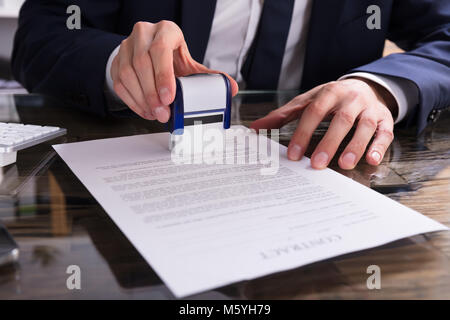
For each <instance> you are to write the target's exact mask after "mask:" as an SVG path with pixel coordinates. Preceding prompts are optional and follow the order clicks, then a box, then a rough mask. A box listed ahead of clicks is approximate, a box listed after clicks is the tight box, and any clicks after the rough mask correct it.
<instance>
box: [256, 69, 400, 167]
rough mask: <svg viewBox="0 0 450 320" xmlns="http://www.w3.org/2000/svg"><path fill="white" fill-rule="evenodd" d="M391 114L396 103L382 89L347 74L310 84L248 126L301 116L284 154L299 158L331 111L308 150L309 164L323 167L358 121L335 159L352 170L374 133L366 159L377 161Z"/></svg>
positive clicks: (390, 134) (387, 142)
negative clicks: (321, 133)
mask: <svg viewBox="0 0 450 320" xmlns="http://www.w3.org/2000/svg"><path fill="white" fill-rule="evenodd" d="M396 114H397V104H396V102H395V99H394V97H393V96H392V95H391V94H390V93H389V92H388V91H387V90H386V89H384V88H383V87H381V86H379V85H378V84H376V83H374V82H372V81H370V80H366V79H362V78H349V79H345V80H340V81H334V82H329V83H326V84H323V85H320V86H318V87H315V88H313V89H311V90H310V91H308V92H306V93H304V94H301V95H299V96H297V97H296V98H294V99H293V100H291V101H290V102H289V103H287V104H286V105H284V106H283V107H281V108H278V109H276V110H274V111H272V112H270V113H269V114H268V115H267V116H265V117H264V118H261V119H258V120H256V121H255V122H253V123H252V125H251V127H252V128H253V129H256V130H258V129H263V128H265V129H275V128H280V127H282V126H284V125H285V124H287V123H288V122H291V121H294V120H296V119H300V120H299V123H298V126H297V129H296V130H295V132H294V135H293V136H292V138H291V141H290V143H289V147H288V158H289V159H290V160H300V159H301V158H302V156H303V154H304V152H305V151H306V149H307V147H308V144H309V142H310V139H311V137H312V135H313V132H314V131H315V129H316V128H317V126H318V125H319V123H320V122H321V121H322V120H324V119H325V118H326V117H328V116H331V117H332V120H331V123H330V127H329V128H328V131H327V133H326V134H325V135H324V137H323V138H322V140H321V141H320V143H319V144H318V145H317V147H316V149H315V150H314V152H313V154H312V155H311V166H312V167H313V168H315V169H323V168H325V167H327V166H328V164H329V163H330V161H331V159H332V158H333V157H334V155H335V153H336V151H337V149H338V147H339V145H340V144H341V143H342V141H343V139H344V138H345V136H346V135H347V134H348V132H349V131H350V129H351V128H352V127H353V125H354V124H355V123H357V126H356V130H355V133H354V135H353V137H352V139H351V141H350V142H349V144H348V145H347V146H346V148H345V149H344V151H343V152H342V154H341V155H340V158H339V161H338V163H339V166H340V167H341V168H342V169H353V168H354V167H355V166H356V164H357V163H358V162H359V160H360V159H361V157H362V156H363V155H364V152H365V150H366V148H367V146H368V144H369V142H370V141H371V139H372V137H373V136H374V135H375V138H374V140H373V142H372V143H371V145H370V147H369V148H368V151H367V153H366V161H367V163H369V164H371V165H378V164H379V163H380V162H381V160H382V159H383V156H384V154H385V152H386V150H387V148H388V147H389V145H390V144H391V142H392V140H393V138H394V134H393V128H394V120H393V116H394V117H395V116H396Z"/></svg>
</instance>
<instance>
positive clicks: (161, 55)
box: [111, 21, 238, 122]
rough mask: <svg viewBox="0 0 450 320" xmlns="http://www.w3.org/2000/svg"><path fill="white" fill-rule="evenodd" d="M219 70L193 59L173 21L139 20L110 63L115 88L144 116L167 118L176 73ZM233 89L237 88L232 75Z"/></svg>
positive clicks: (129, 105)
mask: <svg viewBox="0 0 450 320" xmlns="http://www.w3.org/2000/svg"><path fill="white" fill-rule="evenodd" d="M195 73H218V71H214V70H210V69H208V68H207V67H205V66H204V65H202V64H200V63H198V62H196V61H195V60H194V59H192V57H191V55H190V53H189V50H188V47H187V44H186V42H185V40H184V37H183V33H182V31H181V30H180V28H179V27H178V26H177V25H176V24H175V23H173V22H170V21H161V22H158V23H156V24H153V23H149V22H138V23H136V24H135V26H134V28H133V31H132V33H131V34H130V36H129V37H128V38H127V39H125V40H124V41H123V42H122V44H121V45H120V50H119V53H118V54H117V56H116V57H115V58H114V60H113V62H112V65H111V77H112V80H113V82H114V91H115V93H116V94H117V95H118V96H119V97H120V98H121V99H122V101H123V102H124V103H125V104H127V105H128V107H129V108H130V109H132V110H133V111H134V112H136V113H137V114H138V115H140V116H141V117H143V118H146V119H151V120H154V119H158V120H159V121H160V122H167V121H168V120H169V117H170V109H169V105H170V104H171V103H172V102H173V100H174V99H175V91H176V84H175V77H181V76H187V75H190V74H195ZM229 78H230V82H231V87H232V93H233V95H235V94H236V93H237V91H238V86H237V83H236V82H235V81H234V80H233V79H232V78H231V77H229Z"/></svg>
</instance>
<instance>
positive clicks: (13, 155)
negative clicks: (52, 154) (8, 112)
mask: <svg viewBox="0 0 450 320" xmlns="http://www.w3.org/2000/svg"><path fill="white" fill-rule="evenodd" d="M66 132H67V131H66V129H62V128H58V127H49V126H35V125H29V124H22V123H4V122H0V167H4V166H7V165H9V164H12V163H14V162H16V159H17V151H18V150H22V149H25V148H28V147H32V146H34V145H37V144H39V143H42V142H45V141H47V140H51V139H54V138H56V137H59V136H62V135H65V134H66Z"/></svg>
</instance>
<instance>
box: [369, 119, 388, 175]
mask: <svg viewBox="0 0 450 320" xmlns="http://www.w3.org/2000/svg"><path fill="white" fill-rule="evenodd" d="M392 140H394V120H393V119H392V116H390V115H387V116H386V117H385V118H384V119H383V120H382V121H380V123H379V124H378V128H377V132H376V135H375V139H374V140H373V142H372V144H371V146H370V147H369V150H368V151H367V154H366V161H367V163H368V164H371V165H373V166H377V165H379V164H380V162H381V160H383V157H384V154H385V153H386V150H387V149H388V148H389V145H390V144H391V143H392Z"/></svg>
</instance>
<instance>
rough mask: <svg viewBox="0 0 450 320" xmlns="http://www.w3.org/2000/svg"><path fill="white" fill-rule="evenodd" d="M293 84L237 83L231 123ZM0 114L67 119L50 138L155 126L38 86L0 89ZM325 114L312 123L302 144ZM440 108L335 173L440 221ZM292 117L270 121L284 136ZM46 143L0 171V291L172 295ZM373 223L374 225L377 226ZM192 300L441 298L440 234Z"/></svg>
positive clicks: (280, 97)
mask: <svg viewBox="0 0 450 320" xmlns="http://www.w3.org/2000/svg"><path fill="white" fill-rule="evenodd" d="M296 94H297V93H296V92H243V93H240V94H239V95H238V96H237V97H236V98H235V99H234V106H233V115H232V122H233V124H243V125H249V124H250V122H251V121H253V120H255V119H257V118H259V117H261V116H263V115H265V114H266V113H268V112H269V111H270V110H272V109H274V108H276V107H278V106H281V105H282V104H283V103H285V102H287V101H288V100H289V99H291V98H292V97H294V96H295V95H296ZM0 121H10V122H22V123H30V124H37V125H50V126H58V127H64V128H67V131H68V134H67V136H66V137H64V138H61V139H62V140H58V141H57V142H58V143H61V142H64V141H66V142H75V141H84V140H92V139H102V138H110V137H118V136H124V135H134V134H144V133H153V132H161V131H165V125H163V124H159V123H157V122H154V121H146V120H143V119H139V118H114V117H106V118H101V117H98V116H96V115H91V114H88V113H83V112H81V111H78V110H73V109H69V108H67V107H65V105H64V104H63V103H61V102H57V101H54V100H51V99H48V98H44V97H42V96H36V95H29V96H0ZM327 125H328V124H327V123H322V124H321V126H320V127H319V129H318V130H317V131H316V133H315V135H314V137H313V142H312V146H311V147H310V149H309V150H308V152H307V155H310V154H311V152H312V150H313V147H314V146H315V145H316V144H317V143H318V141H319V140H320V138H321V137H322V136H323V134H324V132H325V130H326V128H327ZM449 125H450V113H448V112H443V113H442V115H441V117H440V119H439V120H438V121H437V122H435V123H434V124H433V125H432V126H429V127H428V128H427V129H426V131H425V132H424V133H423V134H422V135H421V136H419V137H416V136H415V134H414V129H411V130H397V131H396V138H395V141H394V142H393V144H392V146H391V148H390V149H389V151H388V152H387V154H386V157H385V159H384V160H383V162H382V164H381V165H380V166H378V167H372V166H369V165H367V164H365V163H364V162H362V163H360V164H359V165H358V166H357V168H356V169H355V170H352V171H343V170H340V169H339V168H338V167H337V164H336V161H333V162H332V165H331V167H332V168H333V169H335V170H337V171H339V172H340V173H342V174H344V175H346V176H348V177H350V178H352V179H354V180H356V181H358V182H359V183H362V184H364V185H366V186H370V187H371V188H374V189H375V190H377V191H379V192H382V193H384V194H386V195H387V196H389V197H391V198H393V199H395V200H397V201H399V202H401V203H402V204H404V205H406V206H409V207H411V208H413V209H415V210H417V211H419V212H421V213H423V214H425V215H427V216H429V217H431V218H433V219H436V220H438V221H439V222H441V223H443V224H446V225H447V226H450V201H449V199H450V131H449ZM294 129H295V123H292V124H289V125H287V126H285V127H284V128H283V129H282V130H281V131H280V141H281V143H283V144H285V145H287V143H288V142H289V137H290V135H291V134H292V133H293V130H294ZM51 143H54V141H53V142H50V143H46V144H42V145H39V146H36V147H34V148H30V149H28V150H25V151H22V152H19V155H18V161H17V163H16V164H14V165H12V166H8V167H6V168H5V170H4V171H2V173H1V183H0V221H1V222H2V223H3V224H4V225H5V226H6V227H7V228H8V230H9V232H10V233H11V234H12V235H13V237H14V239H15V240H16V241H17V243H18V244H19V247H20V250H21V255H20V259H19V262H18V263H17V264H15V265H10V266H7V267H3V268H0V299H5V298H7V299H25V298H40V299H45V298H58V299H59V298H60V299H82V298H87V299H92V298H105V299H109V298H111V299H116V298H120V299H122V298H123V299H143V298H146V299H172V298H173V295H172V294H171V293H170V291H169V290H168V289H167V288H166V287H165V286H164V284H163V283H162V282H161V280H160V279H159V278H158V276H157V275H156V274H155V273H154V272H153V270H152V269H151V267H150V266H149V265H148V264H147V263H146V262H145V261H144V259H143V258H142V257H141V256H140V255H139V253H138V252H137V251H136V250H135V249H134V247H133V246H132V245H131V243H130V242H129V241H128V240H127V239H126V238H125V236H124V235H123V234H122V233H121V231H120V230H119V229H118V228H117V227H116V226H115V224H114V223H113V222H112V221H111V220H110V219H109V217H108V215H107V214H106V213H105V211H104V210H103V209H102V208H101V207H100V206H99V204H98V203H97V202H96V201H95V200H94V199H93V198H92V197H91V195H90V194H89V192H87V190H86V189H85V188H84V186H83V185H82V184H81V183H80V182H79V180H78V179H77V178H76V177H75V176H74V175H73V173H72V172H71V171H70V169H69V168H68V167H67V166H66V164H65V163H64V162H63V161H62V160H61V159H60V158H59V157H58V156H57V155H55V153H54V151H53V149H52V148H51ZM380 232H382V230H380ZM373 264H376V265H378V266H379V267H380V268H381V276H382V280H381V286H382V287H381V290H368V289H367V287H366V281H367V278H368V276H369V274H367V272H366V270H367V267H368V266H369V265H373ZM71 265H77V266H79V267H80V270H81V289H80V290H76V289H75V290H69V289H68V288H67V286H66V280H67V278H68V277H69V276H70V274H68V273H67V268H68V267H69V266H71ZM193 298H202V299H203V298H204V299H230V298H239V299H264V298H277V299H278V298H280V299H283V298H295V299H314V298H325V299H334V298H339V299H348V298H368V299H379V298H386V299H389V298H447V299H449V298H450V235H449V234H448V233H439V234H436V235H423V236H417V237H414V238H409V239H405V240H401V241H397V242H395V243H392V244H389V245H386V246H382V247H379V248H375V249H372V250H368V251H363V252H359V253H355V254H349V255H345V256H341V257H338V258H334V259H331V260H327V261H323V262H319V263H315V264H313V265H309V266H306V267H302V268H298V269H295V270H291V271H287V272H282V273H277V274H274V275H271V276H267V277H264V278H259V279H256V280H251V281H245V282H241V283H238V284H234V285H230V286H227V287H223V288H218V289H217V290H214V291H210V292H205V293H202V294H200V295H197V296H195V297H193Z"/></svg>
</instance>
